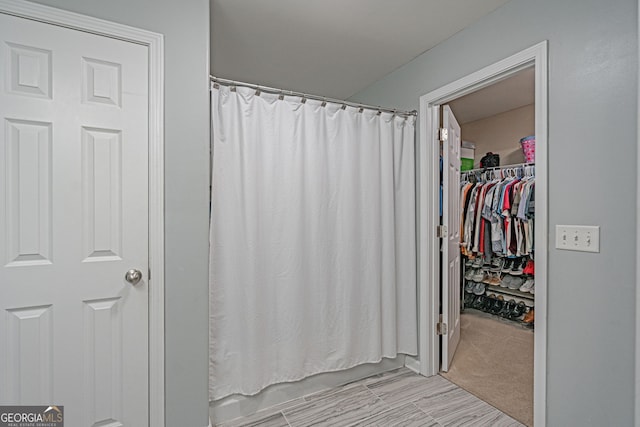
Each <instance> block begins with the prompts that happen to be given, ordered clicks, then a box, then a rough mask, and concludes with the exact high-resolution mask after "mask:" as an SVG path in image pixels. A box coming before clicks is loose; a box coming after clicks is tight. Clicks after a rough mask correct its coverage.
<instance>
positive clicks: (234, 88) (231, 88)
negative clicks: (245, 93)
mask: <svg viewBox="0 0 640 427" xmlns="http://www.w3.org/2000/svg"><path fill="white" fill-rule="evenodd" d="M236 89H237V88H236V87H235V86H231V87H230V88H229V90H230V91H231V92H235V91H236Z"/></svg>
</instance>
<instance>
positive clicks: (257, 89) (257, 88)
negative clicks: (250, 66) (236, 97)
mask: <svg viewBox="0 0 640 427" xmlns="http://www.w3.org/2000/svg"><path fill="white" fill-rule="evenodd" d="M261 93H262V92H261V91H260V86H256V96H260V94H261Z"/></svg>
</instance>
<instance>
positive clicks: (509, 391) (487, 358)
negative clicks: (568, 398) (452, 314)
mask: <svg viewBox="0 0 640 427" xmlns="http://www.w3.org/2000/svg"><path fill="white" fill-rule="evenodd" d="M442 376H443V377H445V378H447V379H448V380H449V381H451V382H453V383H454V384H457V385H459V386H460V387H462V388H463V389H465V390H467V391H468V392H470V393H472V394H474V395H476V396H478V397H479V398H480V399H482V400H484V401H485V402H487V403H489V404H491V405H493V406H495V407H496V408H498V409H500V410H501V411H502V412H504V413H506V414H508V415H510V416H511V417H513V418H515V419H516V420H518V421H520V422H521V423H523V424H525V425H527V426H532V425H533V330H528V329H524V328H523V327H521V326H519V325H516V324H513V323H511V322H509V321H507V320H504V319H500V318H497V317H495V316H491V315H490V314H486V313H483V312H480V311H476V310H466V311H465V313H463V314H462V316H461V338H460V344H459V345H458V350H457V351H456V354H455V356H454V358H453V362H452V364H451V369H449V372H447V373H443V374H442Z"/></svg>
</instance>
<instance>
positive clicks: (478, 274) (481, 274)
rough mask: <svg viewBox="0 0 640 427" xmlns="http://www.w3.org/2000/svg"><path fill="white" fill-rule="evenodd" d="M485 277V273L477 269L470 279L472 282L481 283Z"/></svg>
mask: <svg viewBox="0 0 640 427" xmlns="http://www.w3.org/2000/svg"><path fill="white" fill-rule="evenodd" d="M486 277H487V273H485V272H484V270H482V269H481V268H479V269H477V270H476V272H475V273H474V274H473V277H472V278H471V279H472V280H473V281H474V282H482V281H483V280H484V279H485V278H486Z"/></svg>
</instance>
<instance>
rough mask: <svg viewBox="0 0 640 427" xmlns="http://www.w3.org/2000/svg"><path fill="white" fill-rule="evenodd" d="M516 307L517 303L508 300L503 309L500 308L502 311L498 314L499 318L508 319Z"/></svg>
mask: <svg viewBox="0 0 640 427" xmlns="http://www.w3.org/2000/svg"><path fill="white" fill-rule="evenodd" d="M516 305H518V303H516V301H515V300H513V299H510V300H509V301H507V302H506V303H505V304H504V307H502V310H501V311H500V313H498V314H500V316H502V317H507V318H509V317H510V316H511V313H513V310H514V309H515V307H516Z"/></svg>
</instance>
